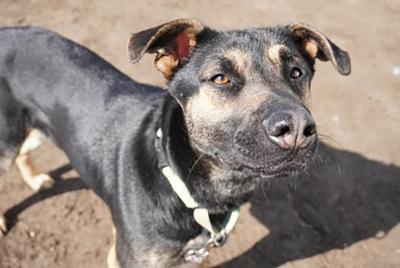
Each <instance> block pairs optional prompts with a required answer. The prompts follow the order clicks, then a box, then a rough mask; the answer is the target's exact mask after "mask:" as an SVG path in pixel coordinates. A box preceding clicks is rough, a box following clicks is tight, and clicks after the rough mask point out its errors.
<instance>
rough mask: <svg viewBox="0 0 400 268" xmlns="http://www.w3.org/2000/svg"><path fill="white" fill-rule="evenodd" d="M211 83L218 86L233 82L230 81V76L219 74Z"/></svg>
mask: <svg viewBox="0 0 400 268" xmlns="http://www.w3.org/2000/svg"><path fill="white" fill-rule="evenodd" d="M211 81H212V82H213V83H215V84H218V85H224V84H228V83H229V82H230V81H231V80H229V78H228V76H226V75H224V74H217V75H214V76H213V77H212V78H211Z"/></svg>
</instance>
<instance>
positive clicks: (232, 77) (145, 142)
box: [0, 19, 350, 267]
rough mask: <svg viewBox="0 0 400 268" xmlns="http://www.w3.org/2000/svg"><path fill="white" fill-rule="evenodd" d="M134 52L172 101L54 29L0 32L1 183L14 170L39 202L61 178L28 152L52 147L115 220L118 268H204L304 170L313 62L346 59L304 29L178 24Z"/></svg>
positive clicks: (136, 38)
mask: <svg viewBox="0 0 400 268" xmlns="http://www.w3.org/2000/svg"><path fill="white" fill-rule="evenodd" d="M129 53H130V58H131V60H132V62H136V61H138V60H139V59H140V58H141V57H142V56H143V55H144V54H145V53H155V54H156V58H155V66H156V67H157V69H158V70H160V71H161V72H162V74H163V75H164V76H165V77H166V78H167V79H168V81H169V82H168V89H167V90H162V89H160V88H157V87H153V86H149V85H144V84H140V83H137V82H135V81H133V80H131V79H130V78H128V77H127V76H125V75H124V74H122V73H121V72H119V71H118V70H116V69H115V68H114V67H113V66H111V65H110V64H109V63H107V62H106V61H104V60H103V59H101V58H100V57H98V56H97V55H96V54H94V53H93V52H91V51H89V50H87V49H85V48H84V47H82V46H80V45H78V44H75V43H73V42H71V41H69V40H67V39H65V38H63V37H61V36H59V35H57V34H55V33H53V32H50V31H48V30H44V29H39V28H34V27H21V28H3V29H1V30H0V174H1V173H4V172H5V171H7V170H8V168H9V167H10V166H11V164H12V162H13V161H14V160H15V159H16V162H17V166H18V167H19V169H20V171H21V174H22V176H23V178H24V179H25V180H26V181H27V182H28V183H29V185H31V187H32V188H33V189H35V190H39V189H40V187H41V186H42V185H43V183H45V182H46V181H51V178H50V177H49V176H47V175H43V174H37V173H36V172H35V171H34V170H33V169H32V167H31V166H30V165H29V151H30V150H32V149H33V148H34V147H35V146H36V145H37V144H35V143H32V140H31V139H30V140H28V141H27V142H25V143H24V141H25V140H26V138H27V136H28V134H29V133H31V134H32V133H33V135H34V136H36V138H37V132H36V130H33V129H39V130H40V131H41V132H42V133H44V134H45V135H46V136H48V137H50V139H52V140H53V141H54V142H55V143H56V144H57V145H58V146H59V147H60V148H62V149H63V150H64V151H65V152H66V154H67V155H68V157H69V159H70V161H71V164H72V166H73V167H74V168H75V169H76V170H77V171H78V172H79V174H80V175H81V177H82V179H83V180H84V181H85V183H87V185H89V186H90V187H91V188H92V189H93V190H94V191H95V192H96V193H97V194H98V195H99V196H100V197H101V198H102V199H103V200H104V201H105V202H106V203H107V205H108V206H109V208H110V209H111V211H112V216H113V221H114V224H115V227H116V259H112V258H113V255H112V254H111V255H110V256H111V258H109V264H110V265H118V263H119V265H120V266H121V267H169V266H175V265H180V264H184V263H185V261H197V262H201V261H202V260H203V258H204V257H205V256H206V255H207V251H208V249H209V248H210V247H212V246H216V245H220V244H222V243H223V240H225V239H226V235H227V232H229V231H230V230H231V229H232V227H233V225H234V221H235V220H236V218H237V215H236V214H235V215H234V213H233V212H236V210H235V209H237V208H238V207H239V206H240V205H241V204H242V203H243V202H245V201H246V200H248V199H249V198H250V196H251V193H252V192H253V191H254V190H255V189H256V188H258V187H259V186H260V185H261V184H262V183H263V182H265V181H266V180H268V179H272V178H280V177H286V176H295V175H296V174H298V173H300V172H303V171H305V170H306V169H307V166H308V163H309V162H310V161H311V160H312V158H313V155H314V153H315V151H316V148H317V144H318V138H317V132H316V126H315V123H314V121H313V119H312V116H311V114H310V112H309V110H308V108H307V107H308V106H307V101H308V99H309V94H310V88H309V86H310V82H311V79H312V76H313V73H314V69H313V65H314V61H315V60H316V59H317V58H318V59H321V60H324V61H326V60H330V61H331V62H332V63H333V65H334V67H335V68H336V70H337V71H338V72H339V73H340V74H343V75H347V74H349V73H350V59H349V56H348V54H347V53H346V52H344V51H343V50H341V49H339V48H338V47H337V46H336V45H334V44H333V43H332V42H331V41H330V40H329V39H328V38H327V37H326V36H324V35H323V34H321V33H320V32H318V31H316V30H314V29H312V28H311V27H309V26H307V25H303V24H290V25H288V26H276V27H271V28H255V29H248V30H243V31H228V32H225V31H224V32H221V31H216V30H213V29H210V28H208V27H205V26H203V25H202V24H201V23H199V22H197V21H194V20H185V19H183V20H176V21H173V22H170V23H166V24H163V25H161V26H158V27H155V28H151V29H149V30H146V31H143V32H140V33H137V34H133V35H132V36H131V39H130V42H129ZM32 130H33V132H32ZM18 155H19V156H18ZM233 215H234V216H233ZM207 224H208V225H207ZM3 225H4V224H3ZM210 225H211V227H210ZM4 227H5V226H3V228H4ZM203 227H204V228H205V230H207V231H204V228H203ZM213 230H214V231H213ZM209 239H210V240H209ZM111 253H113V252H111ZM114 254H115V253H114Z"/></svg>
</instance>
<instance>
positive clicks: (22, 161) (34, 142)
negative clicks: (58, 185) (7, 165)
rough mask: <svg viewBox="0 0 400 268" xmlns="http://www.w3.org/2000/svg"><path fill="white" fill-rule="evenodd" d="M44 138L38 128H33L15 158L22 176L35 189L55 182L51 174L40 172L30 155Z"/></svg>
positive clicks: (37, 189)
mask: <svg viewBox="0 0 400 268" xmlns="http://www.w3.org/2000/svg"><path fill="white" fill-rule="evenodd" d="M43 139H44V136H43V135H42V134H41V133H40V132H39V131H38V130H32V131H31V132H30V133H29V135H28V137H27V139H26V140H25V141H24V143H23V145H22V147H21V149H20V152H19V155H18V156H17V158H16V159H15V163H16V164H17V168H18V170H19V172H20V173H21V176H22V178H23V179H24V181H25V182H26V183H27V184H28V185H29V187H31V188H32V189H33V190H34V191H39V190H40V189H41V188H43V187H48V186H50V185H52V184H53V179H52V178H51V177H50V176H49V175H47V174H45V173H40V174H38V172H37V171H36V170H35V168H34V166H33V164H32V162H31V161H30V157H29V154H30V152H32V151H33V150H35V149H36V148H37V147H39V146H40V144H41V143H42V142H43Z"/></svg>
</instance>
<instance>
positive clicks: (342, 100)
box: [0, 0, 400, 268]
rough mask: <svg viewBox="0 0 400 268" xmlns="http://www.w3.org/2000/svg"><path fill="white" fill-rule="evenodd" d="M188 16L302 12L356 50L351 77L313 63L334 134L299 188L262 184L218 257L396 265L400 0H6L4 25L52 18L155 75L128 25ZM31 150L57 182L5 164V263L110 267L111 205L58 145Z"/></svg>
mask: <svg viewBox="0 0 400 268" xmlns="http://www.w3.org/2000/svg"><path fill="white" fill-rule="evenodd" d="M182 17H186V18H187V17H190V18H197V19H199V20H200V21H202V22H204V23H205V24H207V25H210V26H212V27H214V28H218V29H234V28H245V27H252V26H266V25H273V24H278V23H281V24H286V23H289V22H294V21H302V22H306V23H309V24H311V25H313V26H315V27H316V28H318V29H320V30H321V31H322V32H324V33H325V34H327V35H328V36H329V37H330V39H332V40H333V41H335V42H336V43H337V44H338V45H340V46H341V47H342V48H344V49H346V50H347V51H349V52H350V55H351V57H352V65H353V72H352V75H351V76H349V77H342V76H340V75H339V74H337V73H336V72H335V71H334V68H333V67H332V66H331V64H329V63H318V64H317V67H316V68H317V73H316V75H315V79H314V82H313V86H312V88H313V91H312V92H313V97H312V103H313V106H312V111H313V113H314V116H315V118H316V120H317V122H318V126H319V130H320V131H321V132H322V133H323V134H324V136H323V140H324V141H325V143H326V144H328V145H324V146H322V148H321V156H322V157H321V158H322V159H323V161H322V164H319V165H316V166H315V167H314V168H313V169H312V171H311V172H310V174H309V176H305V177H306V178H302V179H299V180H298V182H297V183H296V185H297V188H296V190H295V191H294V192H292V193H291V191H290V190H289V189H288V187H287V186H286V181H276V182H275V183H273V184H272V185H271V186H270V187H266V188H265V192H266V193H265V195H266V196H267V198H266V197H265V196H264V194H263V193H262V191H260V192H258V193H256V195H255V196H254V198H253V199H252V201H251V202H250V203H248V204H245V205H244V207H243V209H242V212H243V213H242V214H241V218H240V222H239V224H238V227H237V228H236V230H235V232H234V234H233V235H232V237H231V239H230V240H229V241H228V243H227V245H226V246H225V247H223V248H222V249H218V250H215V251H214V252H213V253H212V255H211V257H210V260H209V261H210V265H211V266H222V267H249V268H250V267H276V266H282V267H296V268H300V267H400V225H399V222H400V125H399V122H400V74H398V73H400V50H399V44H400V2H399V1H395V0H393V1H390V0H385V1H364V0H351V1H344V0H339V1H306V0H299V1H284V0H279V1H264V0H255V1H239V0H229V1H218V2H217V1H178V0H170V1H153V0H151V1H128V0H115V1H94V0H85V1H79V0H71V1H45V0H24V1H22V0H0V26H9V25H27V24H32V25H39V26H44V27H47V28H50V29H53V30H55V31H57V32H59V33H61V34H63V35H65V36H67V37H69V38H71V39H72V40H74V41H77V42H79V43H82V44H84V45H86V46H87V47H89V48H91V49H92V50H94V51H95V52H97V53H98V54H99V55H101V56H103V57H104V58H105V59H107V60H109V61H110V62H111V63H113V64H114V65H115V66H117V68H119V69H121V70H122V71H124V72H125V73H127V74H128V75H130V76H131V77H133V78H134V79H136V80H139V81H143V82H148V83H153V84H158V85H163V79H162V78H161V76H160V75H159V74H158V73H157V72H156V71H155V70H154V68H153V66H152V61H153V59H152V58H151V57H148V56H147V57H145V58H144V59H143V60H142V61H141V62H140V63H138V64H136V65H134V66H132V65H130V64H129V62H128V58H127V48H126V44H127V38H128V35H129V33H130V32H135V31H139V30H142V29H146V28H148V27H150V26H154V25H157V24H159V23H163V22H166V21H169V20H172V19H175V18H182ZM396 68H398V69H396ZM396 70H397V71H396ZM396 73H397V75H396ZM34 159H35V162H36V163H37V165H38V166H39V168H40V169H41V170H43V171H46V172H51V175H52V176H53V177H54V178H55V179H56V181H57V182H56V184H55V186H54V187H53V188H51V189H49V190H46V191H43V192H41V193H37V194H34V193H32V192H31V191H30V189H29V188H28V187H27V186H26V185H25V184H24V183H23V182H22V180H21V179H20V176H19V175H18V174H17V172H16V170H15V168H14V169H13V170H12V171H11V172H10V173H9V174H7V175H6V176H5V177H3V178H1V180H0V189H1V190H0V211H4V212H6V216H7V220H8V221H9V222H10V223H11V224H12V229H11V231H10V232H9V233H8V235H7V236H5V237H2V238H0V267H2V268H9V267H10V268H17V267H29V268H36V267H38V268H39V267H40V268H42V267H87V268H92V267H93V268H94V267H96V268H97V267H106V261H105V260H106V252H107V250H108V247H109V245H110V241H111V219H110V215H109V212H108V210H107V208H106V207H105V206H104V204H103V203H102V202H101V200H100V199H99V198H98V197H96V196H95V195H94V194H93V193H92V192H91V191H90V190H88V189H86V188H85V186H84V185H83V184H82V183H81V181H80V180H79V176H78V175H77V174H76V173H74V172H73V171H69V169H68V166H64V165H65V164H68V160H67V159H66V157H65V156H64V155H63V154H62V152H60V151H59V150H57V149H56V148H54V146H52V145H49V144H46V145H44V146H43V147H41V148H40V149H39V150H37V151H36V152H35V153H34Z"/></svg>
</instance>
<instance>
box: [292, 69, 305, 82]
mask: <svg viewBox="0 0 400 268" xmlns="http://www.w3.org/2000/svg"><path fill="white" fill-rule="evenodd" d="M302 75H303V72H302V71H301V69H300V68H299V67H293V68H292V69H291V70H290V78H292V79H298V78H300V77H301V76H302Z"/></svg>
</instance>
